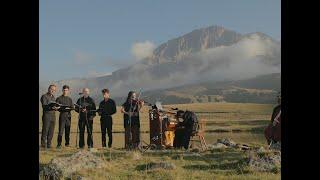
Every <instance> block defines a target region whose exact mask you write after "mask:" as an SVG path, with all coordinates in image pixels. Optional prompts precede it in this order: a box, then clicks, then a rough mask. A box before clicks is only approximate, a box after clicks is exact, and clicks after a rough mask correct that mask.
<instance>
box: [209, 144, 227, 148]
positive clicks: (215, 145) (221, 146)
mask: <svg viewBox="0 0 320 180" xmlns="http://www.w3.org/2000/svg"><path fill="white" fill-rule="evenodd" d="M227 147H228V146H226V145H224V144H222V143H215V144H212V145H208V148H209V149H222V148H227Z"/></svg>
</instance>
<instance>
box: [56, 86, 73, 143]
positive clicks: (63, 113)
mask: <svg viewBox="0 0 320 180" xmlns="http://www.w3.org/2000/svg"><path fill="white" fill-rule="evenodd" d="M68 94H69V86H67V85H64V86H63V87H62V95H61V96H59V97H58V98H57V100H56V102H57V103H59V104H62V105H64V106H67V108H60V109H59V112H60V115H59V133H58V145H57V148H61V142H62V136H63V131H65V146H69V140H70V126H71V112H70V111H71V108H72V107H73V103H72V99H71V98H70V97H69V96H68Z"/></svg>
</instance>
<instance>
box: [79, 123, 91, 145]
mask: <svg viewBox="0 0 320 180" xmlns="http://www.w3.org/2000/svg"><path fill="white" fill-rule="evenodd" d="M92 125H93V119H88V121H86V119H85V118H84V119H80V121H79V147H80V148H83V147H84V132H85V127H87V133H88V136H87V145H88V147H89V148H90V147H93V139H92Z"/></svg>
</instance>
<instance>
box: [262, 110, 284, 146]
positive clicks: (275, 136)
mask: <svg viewBox="0 0 320 180" xmlns="http://www.w3.org/2000/svg"><path fill="white" fill-rule="evenodd" d="M264 135H265V138H266V139H267V142H268V144H270V143H274V142H281V109H280V110H279V112H278V113H277V115H276V117H275V118H274V119H273V122H271V123H270V124H269V125H268V126H267V127H266V128H265V130H264Z"/></svg>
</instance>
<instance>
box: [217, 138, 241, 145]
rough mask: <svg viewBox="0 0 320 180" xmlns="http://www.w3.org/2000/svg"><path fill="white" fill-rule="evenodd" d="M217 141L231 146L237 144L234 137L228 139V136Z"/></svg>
mask: <svg viewBox="0 0 320 180" xmlns="http://www.w3.org/2000/svg"><path fill="white" fill-rule="evenodd" d="M217 143H221V144H224V145H226V146H229V147H235V146H236V145H237V144H236V143H235V142H234V141H233V140H232V139H228V138H224V139H218V140H217Z"/></svg>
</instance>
